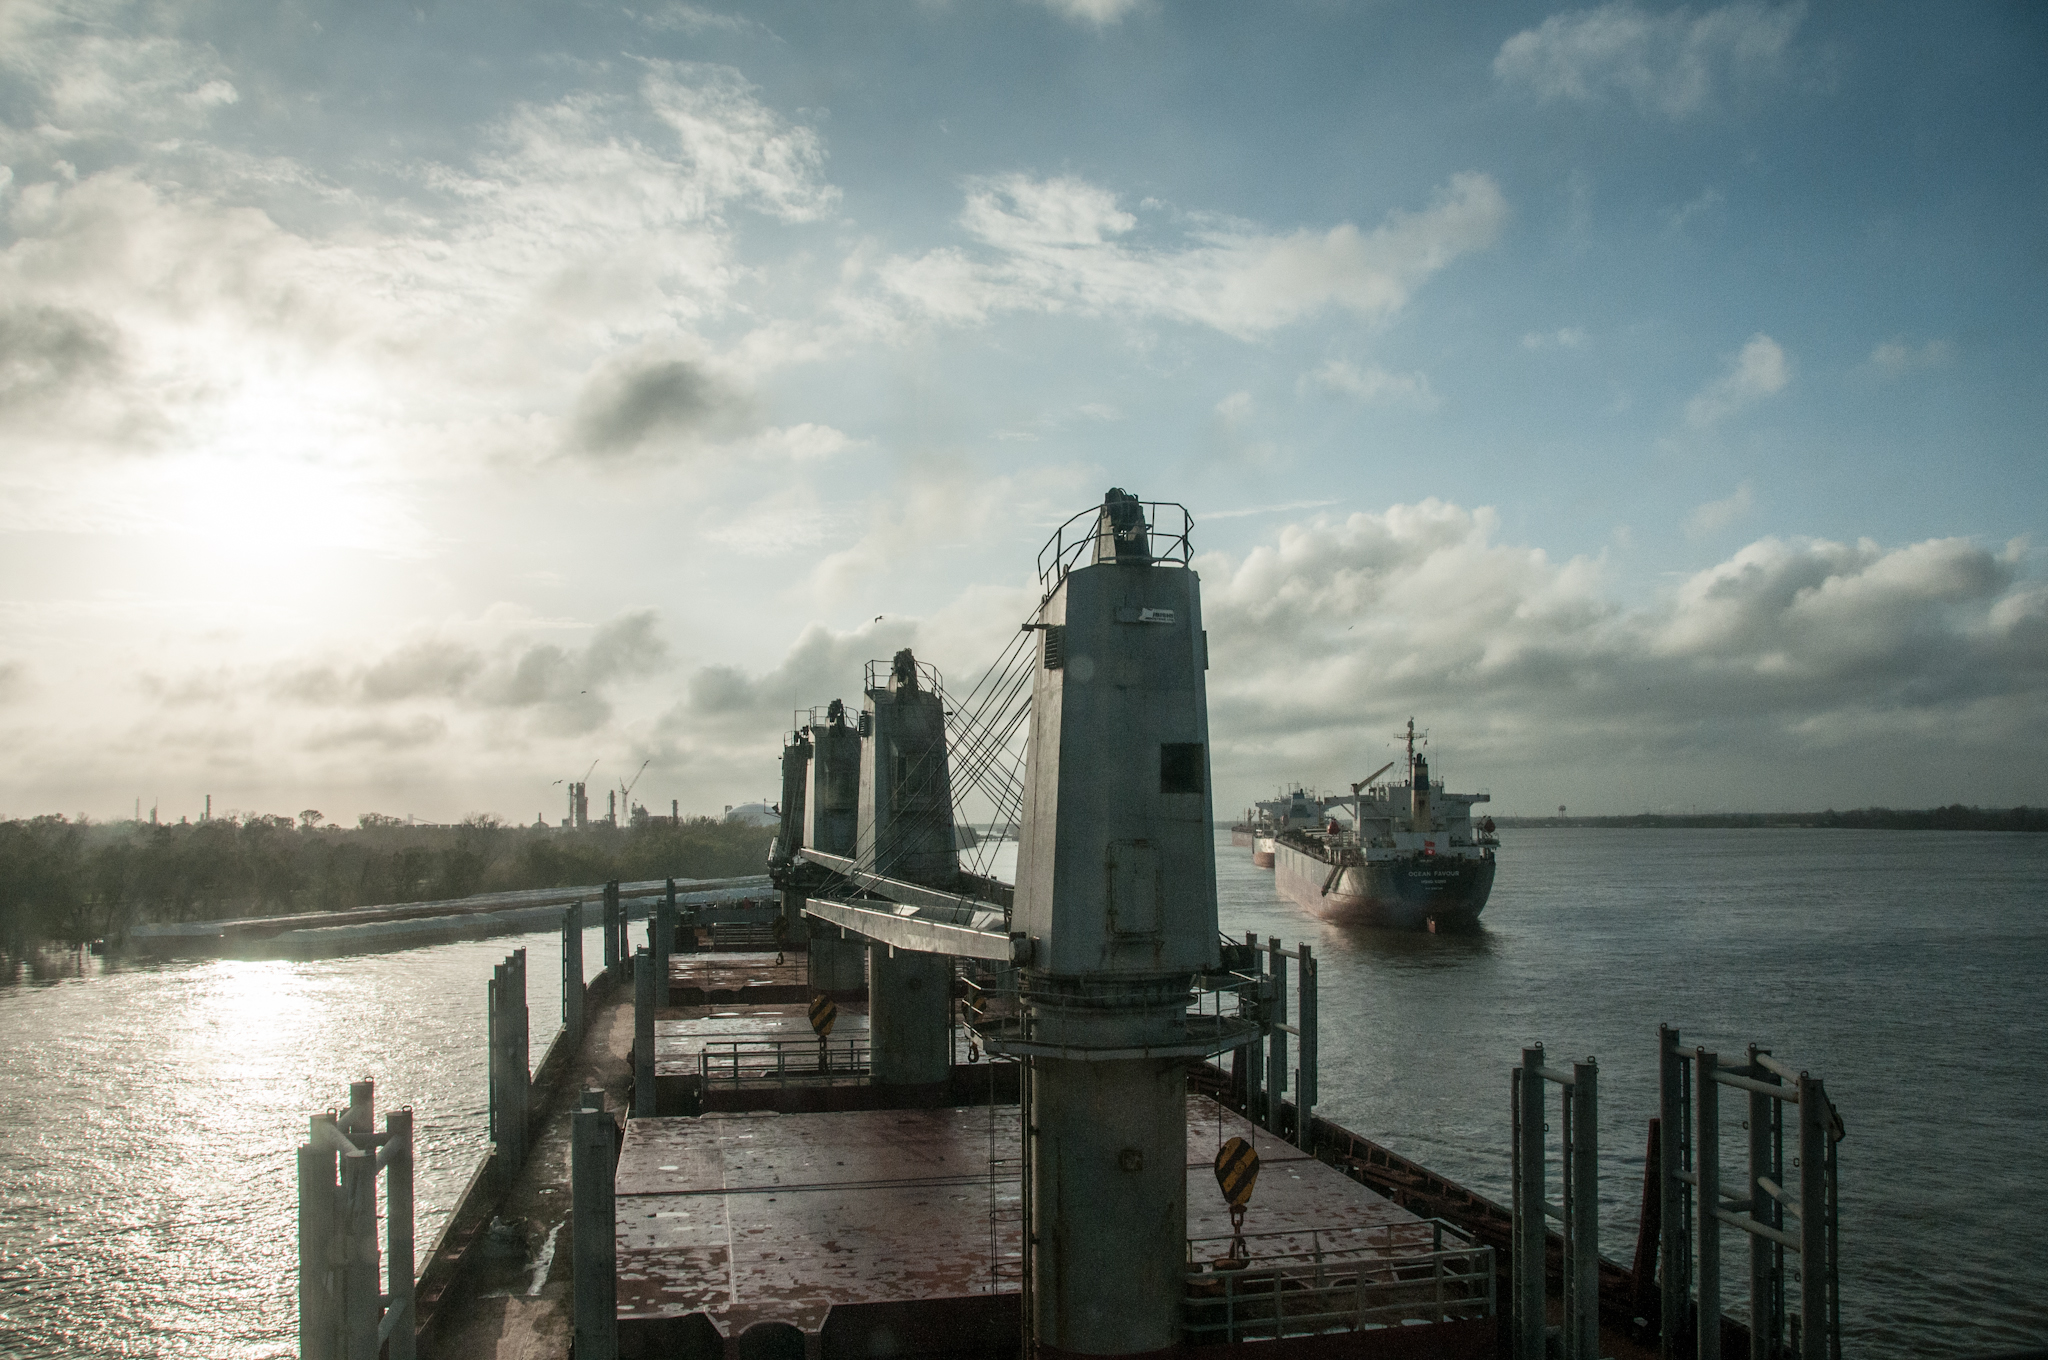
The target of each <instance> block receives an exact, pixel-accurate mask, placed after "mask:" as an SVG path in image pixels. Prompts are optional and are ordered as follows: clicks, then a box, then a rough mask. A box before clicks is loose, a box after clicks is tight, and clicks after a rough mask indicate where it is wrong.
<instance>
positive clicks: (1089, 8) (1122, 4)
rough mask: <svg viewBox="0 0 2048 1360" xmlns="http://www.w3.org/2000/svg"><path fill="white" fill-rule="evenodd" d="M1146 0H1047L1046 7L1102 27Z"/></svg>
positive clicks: (1061, 15)
mask: <svg viewBox="0 0 2048 1360" xmlns="http://www.w3.org/2000/svg"><path fill="white" fill-rule="evenodd" d="M1144 3H1145V0H1045V7H1046V8H1047V9H1049V10H1051V11H1052V12H1053V13H1054V14H1057V15H1059V16H1060V17H1061V18H1064V19H1072V20H1074V21H1075V22H1077V23H1085V24H1093V25H1095V26H1096V27H1097V28H1101V27H1103V26H1105V25H1107V24H1113V23H1116V22H1117V21H1118V20H1120V19H1122V18H1123V17H1124V16H1125V15H1127V14H1129V13H1130V12H1131V11H1133V10H1135V9H1137V8H1138V7H1139V6H1140V5H1142V4H1144Z"/></svg>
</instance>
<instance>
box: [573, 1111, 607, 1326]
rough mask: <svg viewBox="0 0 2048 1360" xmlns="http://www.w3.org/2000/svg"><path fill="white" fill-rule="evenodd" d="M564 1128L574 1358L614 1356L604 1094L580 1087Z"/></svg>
mask: <svg viewBox="0 0 2048 1360" xmlns="http://www.w3.org/2000/svg"><path fill="white" fill-rule="evenodd" d="M583 1104H584V1108H583V1109H580V1110H578V1111H576V1113H575V1117H574V1123H573V1124H572V1125H571V1128H570V1144H569V1187H570V1210H569V1212H570V1216H571V1223H570V1229H569V1233H570V1247H571V1251H572V1253H573V1263H574V1270H573V1274H574V1277H575V1278H574V1284H573V1289H574V1291H575V1317H574V1329H575V1337H574V1346H575V1353H576V1360H618V1354H619V1323H618V1275H617V1259H616V1256H617V1244H616V1242H615V1240H614V1236H613V1235H614V1233H615V1232H616V1230H617V1217H616V1214H617V1205H616V1202H615V1200H614V1199H613V1194H614V1189H613V1180H612V1178H613V1174H614V1169H615V1168H614V1164H613V1159H614V1155H615V1147H616V1144H615V1143H614V1139H613V1135H614V1133H615V1132H616V1129H617V1126H616V1125H615V1124H614V1123H613V1122H612V1117H611V1116H610V1115H609V1114H607V1113H605V1110H604V1094H603V1092H600V1091H586V1092H584V1093H583Z"/></svg>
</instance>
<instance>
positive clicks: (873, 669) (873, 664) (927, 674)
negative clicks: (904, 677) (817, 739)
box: [813, 658, 943, 711]
mask: <svg viewBox="0 0 2048 1360" xmlns="http://www.w3.org/2000/svg"><path fill="white" fill-rule="evenodd" d="M911 664H912V665H914V666H915V667H916V668H917V683H918V684H920V685H922V686H923V687H924V688H925V690H926V691H927V692H929V693H932V694H938V693H940V691H941V689H942V688H943V686H942V684H941V677H940V675H939V668H938V667H937V666H934V665H933V664H932V663H931V662H929V661H914V662H912V663H911ZM895 669H896V663H895V661H894V660H889V661H883V660H881V659H879V658H877V659H876V660H873V661H870V662H868V665H867V672H866V683H865V685H864V687H863V688H862V690H861V693H863V694H865V693H867V692H868V690H871V689H887V688H889V673H890V672H891V671H893V670H895ZM813 711H815V710H813Z"/></svg>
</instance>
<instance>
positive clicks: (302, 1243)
mask: <svg viewBox="0 0 2048 1360" xmlns="http://www.w3.org/2000/svg"><path fill="white" fill-rule="evenodd" d="M310 1122H311V1125H312V1127H311V1131H310V1135H309V1141H308V1142H307V1143H306V1145H305V1146H304V1147H302V1148H300V1149H299V1360H340V1357H339V1356H337V1355H336V1353H335V1346H334V1342H335V1333H336V1330H337V1327H338V1325H339V1318H338V1317H337V1316H336V1310H335V1303H336V1300H335V1294H334V1276H333V1267H334V1244H335V1229H336V1226H337V1225H336V1223H335V1213H334V1210H335V1196H336V1193H337V1190H338V1186H337V1184H336V1181H335V1155H334V1149H333V1147H332V1146H331V1145H328V1144H324V1143H322V1142H321V1141H320V1138H321V1125H322V1124H323V1123H325V1124H330V1125H331V1124H332V1122H333V1121H332V1117H331V1116H327V1115H317V1114H316V1115H314V1116H313V1118H312V1120H311V1121H310Z"/></svg>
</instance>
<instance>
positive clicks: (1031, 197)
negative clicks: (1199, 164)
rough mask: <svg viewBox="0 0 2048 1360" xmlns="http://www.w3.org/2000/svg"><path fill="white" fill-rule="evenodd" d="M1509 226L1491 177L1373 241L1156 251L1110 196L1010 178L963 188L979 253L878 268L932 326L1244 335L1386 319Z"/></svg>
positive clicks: (1328, 239)
mask: <svg viewBox="0 0 2048 1360" xmlns="http://www.w3.org/2000/svg"><path fill="white" fill-rule="evenodd" d="M1507 217H1508V207H1507V201H1506V199H1505V198H1503V197H1502V195H1501V192H1500V189H1499V187H1498V186H1497V185H1496V184H1495V183H1494V182H1493V180H1492V179H1491V178H1489V177H1488V176H1486V175H1483V174H1478V173H1470V172H1468V173H1464V174H1459V175H1454V176H1452V178H1451V180H1450V181H1449V183H1447V184H1446V185H1445V186H1444V187H1443V188H1442V189H1441V190H1439V191H1438V193H1437V194H1436V196H1435V197H1434V199H1433V200H1432V201H1431V203H1430V205H1429V206H1428V207H1427V208H1425V209H1423V210H1422V211H1420V212H1406V211H1396V212H1393V213H1390V214H1389V215H1388V217H1387V219H1386V221H1385V222H1383V223H1382V224H1381V225H1379V226H1378V227H1375V228H1373V229H1372V230H1371V231H1361V230H1360V229H1359V228H1357V227H1356V226H1353V225H1351V224H1350V223H1344V224H1341V225H1339V226H1336V227H1332V228H1330V229H1328V230H1326V231H1319V232H1318V231H1307V230H1303V231H1297V232H1294V233H1292V234H1288V235H1274V234H1270V233H1265V232H1260V231H1257V230H1254V229H1251V228H1248V227H1243V226H1235V225H1233V226H1213V227H1205V228H1202V229H1199V230H1196V231H1194V232H1191V233H1190V234H1189V235H1188V237H1187V238H1186V239H1185V240H1183V241H1180V242H1174V243H1170V244H1153V243H1152V242H1151V239H1150V233H1147V232H1143V231H1140V229H1139V228H1140V222H1139V219H1138V218H1137V217H1136V216H1135V215H1134V214H1132V213H1129V212H1126V211H1124V210H1123V209H1121V208H1119V207H1118V206H1117V200H1116V196H1115V195H1114V194H1113V193H1112V192H1110V191H1109V190H1107V189H1103V188H1101V187H1099V186H1097V185H1093V184H1090V183H1088V182H1086V181H1084V180H1079V179H1075V178H1071V177H1060V178H1054V179H1048V180H1034V179H1031V178H1029V177H1027V176H1022V175H1011V176H1005V177H1001V178H997V179H989V180H979V181H976V182H975V183H974V184H973V185H971V186H970V188H969V191H968V195H967V204H966V207H965V209H964V210H963V212H962V214H961V224H962V226H964V227H965V228H966V229H967V230H968V232H969V233H970V234H971V235H972V236H973V237H974V238H975V239H976V240H977V241H978V242H980V243H981V245H982V246H983V247H985V248H986V250H987V251H989V252H992V254H989V255H983V256H975V255H970V254H969V253H967V252H965V251H961V250H957V249H943V250H935V251H931V252H928V253H926V254H924V255H921V256H916V257H910V258H904V257H898V258H893V259H890V260H887V261H885V262H883V263H882V264H881V265H879V266H878V273H879V274H880V276H881V278H882V279H883V281H884V283H885V284H886V286H887V287H888V288H889V289H890V290H892V291H893V292H894V293H896V294H897V295H898V296H900V297H902V298H903V299H905V300H907V301H908V302H910V303H911V304H912V305H913V306H914V307H915V308H917V309H918V310H919V311H921V312H923V313H924V314H925V315H927V316H929V317H931V318H932V319H934V320H939V321H944V322H950V323H955V324H971V323H976V322H980V321H983V320H986V319H987V318H988V317H989V316H990V315H992V314H994V313H997V312H1002V311H1037V312H1055V313H1071V314H1076V315H1083V316H1106V317H1112V318H1115V319H1119V320H1125V321H1133V322H1135V321H1141V320H1149V319H1154V318H1157V319H1163V320H1172V321H1179V322H1185V323H1190V324H1195V325H1203V326H1210V327H1214V328H1215V329H1217V330H1220V331H1223V332H1225V333H1227V334H1230V335H1236V336H1241V337H1250V336H1255V335H1259V334H1262V333H1264V332H1267V331H1270V330H1273V329H1275V328H1277V327H1280V326H1284V325H1287V324H1289V323H1291V322H1294V321H1297V320H1300V319H1302V318H1303V317H1306V316H1309V315H1311V314H1313V313H1315V312H1317V311H1320V310H1322V309H1323V308H1325V307H1329V306H1338V307H1343V308H1345V309H1347V310H1349V311H1351V312H1354V313H1356V314H1357V315H1359V316H1362V317H1365V318H1366V319H1368V320H1385V319H1386V318H1388V317H1390V316H1392V315H1393V314H1395V313H1396V312H1398V311H1400V309H1401V308H1402V307H1403V306H1405V305H1406V303H1407V301H1408V298H1409V296H1410V295H1411V294H1412V293H1413V292H1414V290H1415V289H1416V288H1418V287H1419V286H1421V284H1422V283H1423V282H1424V281H1425V280H1427V279H1428V278H1429V277H1430V276H1431V275H1433V274H1435V273H1437V272H1438V271H1439V270H1441V269H1443V268H1444V267H1445V266H1447V265H1448V264H1450V262H1451V261H1453V260H1455V259H1456V258H1458V257H1459V256H1460V255H1464V254H1467V253H1469V252H1471V251H1475V250H1482V249H1485V248H1486V247H1488V246H1490V245H1492V244H1493V242H1494V240H1495V239H1496V238H1497V237H1498V236H1499V234H1500V231H1501V228H1502V226H1503V225H1504V224H1505V223H1506V221H1507Z"/></svg>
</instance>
